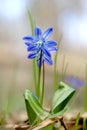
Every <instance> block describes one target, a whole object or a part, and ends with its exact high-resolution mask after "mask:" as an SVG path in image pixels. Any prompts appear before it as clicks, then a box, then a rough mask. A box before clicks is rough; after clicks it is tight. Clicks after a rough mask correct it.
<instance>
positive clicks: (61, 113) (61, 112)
mask: <svg viewBox="0 0 87 130" xmlns="http://www.w3.org/2000/svg"><path fill="white" fill-rule="evenodd" d="M66 110H67V109H66V108H64V109H63V110H62V111H59V112H58V113H56V114H51V115H50V116H49V118H55V117H58V116H60V115H63V113H64V112H65V111H66Z"/></svg>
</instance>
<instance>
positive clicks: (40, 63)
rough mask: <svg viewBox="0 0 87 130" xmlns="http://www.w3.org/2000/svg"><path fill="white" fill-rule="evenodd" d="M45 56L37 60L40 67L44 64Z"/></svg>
mask: <svg viewBox="0 0 87 130" xmlns="http://www.w3.org/2000/svg"><path fill="white" fill-rule="evenodd" d="M43 62H44V61H43V58H42V59H41V58H39V59H38V60H37V65H38V67H40V66H41V65H42V64H43Z"/></svg>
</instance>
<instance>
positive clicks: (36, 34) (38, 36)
mask: <svg viewBox="0 0 87 130" xmlns="http://www.w3.org/2000/svg"><path fill="white" fill-rule="evenodd" d="M34 33H35V36H36V39H39V38H40V37H41V34H42V32H41V29H40V28H35V30H34Z"/></svg>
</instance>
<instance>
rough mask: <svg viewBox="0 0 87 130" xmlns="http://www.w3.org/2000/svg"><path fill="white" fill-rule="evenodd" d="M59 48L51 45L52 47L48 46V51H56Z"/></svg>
mask: <svg viewBox="0 0 87 130" xmlns="http://www.w3.org/2000/svg"><path fill="white" fill-rule="evenodd" d="M57 50H58V49H57V48H55V47H50V48H48V51H50V52H56V51H57Z"/></svg>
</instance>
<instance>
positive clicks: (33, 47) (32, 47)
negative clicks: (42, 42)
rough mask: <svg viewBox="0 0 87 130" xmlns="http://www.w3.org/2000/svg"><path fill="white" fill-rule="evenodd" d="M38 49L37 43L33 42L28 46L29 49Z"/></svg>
mask: <svg viewBox="0 0 87 130" xmlns="http://www.w3.org/2000/svg"><path fill="white" fill-rule="evenodd" d="M35 50H37V45H36V44H31V45H30V46H29V47H28V48H27V51H35Z"/></svg>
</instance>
